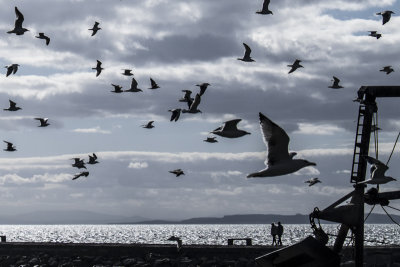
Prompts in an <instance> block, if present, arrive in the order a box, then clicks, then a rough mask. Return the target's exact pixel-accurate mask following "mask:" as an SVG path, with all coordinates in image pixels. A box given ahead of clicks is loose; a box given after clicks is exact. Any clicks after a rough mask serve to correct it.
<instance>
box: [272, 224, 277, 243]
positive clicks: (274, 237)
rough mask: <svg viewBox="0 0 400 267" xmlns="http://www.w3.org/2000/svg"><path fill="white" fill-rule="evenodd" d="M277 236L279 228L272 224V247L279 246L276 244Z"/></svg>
mask: <svg viewBox="0 0 400 267" xmlns="http://www.w3.org/2000/svg"><path fill="white" fill-rule="evenodd" d="M277 234H278V227H277V226H276V225H275V224H274V223H271V235H272V246H274V245H275V246H277V245H278V243H277V242H276V235H277Z"/></svg>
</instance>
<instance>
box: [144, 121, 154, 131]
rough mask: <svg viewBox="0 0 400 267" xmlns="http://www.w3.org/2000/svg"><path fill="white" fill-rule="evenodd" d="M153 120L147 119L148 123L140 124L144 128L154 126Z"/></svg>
mask: <svg viewBox="0 0 400 267" xmlns="http://www.w3.org/2000/svg"><path fill="white" fill-rule="evenodd" d="M153 122H154V121H149V122H148V123H146V124H144V125H142V127H143V128H146V129H151V128H154V125H153Z"/></svg>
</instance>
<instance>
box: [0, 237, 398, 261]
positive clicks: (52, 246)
mask: <svg viewBox="0 0 400 267" xmlns="http://www.w3.org/2000/svg"><path fill="white" fill-rule="evenodd" d="M276 249H277V247H271V246H243V245H234V246H213V245H184V246H183V247H182V248H181V249H180V250H178V249H177V246H176V245H150V244H72V243H70V244H67V243H29V242H23V243H22V242H21V243H19V242H2V243H0V266H16V267H17V266H18V267H34V266H42V267H45V266H51V267H55V266H63V267H70V266H78V267H79V266H85V267H86V266H88V267H89V266H96V267H100V266H103V267H105V266H126V267H129V266H159V267H162V266H179V267H186V266H204V267H212V266H232V267H253V266H257V264H256V262H255V258H257V257H259V256H261V255H264V254H267V253H269V252H272V251H274V250H276ZM351 257H352V250H351V248H350V247H348V248H344V250H343V257H342V262H345V261H348V260H351ZM365 260H366V262H367V263H368V264H369V263H371V264H376V263H382V262H391V263H392V265H388V266H400V264H399V265H396V263H397V262H398V263H400V247H366V248H365ZM368 264H367V266H373V265H368ZM393 264H394V265H393ZM346 266H347V265H346Z"/></svg>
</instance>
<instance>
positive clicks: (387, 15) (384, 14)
mask: <svg viewBox="0 0 400 267" xmlns="http://www.w3.org/2000/svg"><path fill="white" fill-rule="evenodd" d="M392 14H394V12H393V11H390V10H386V11H382V12H378V13H376V15H382V25H384V24H385V23H386V22H388V21H389V20H390V17H391V16H392Z"/></svg>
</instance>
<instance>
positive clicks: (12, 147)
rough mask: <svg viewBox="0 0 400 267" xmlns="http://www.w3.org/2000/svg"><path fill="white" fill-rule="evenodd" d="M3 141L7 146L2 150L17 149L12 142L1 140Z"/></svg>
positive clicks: (10, 150)
mask: <svg viewBox="0 0 400 267" xmlns="http://www.w3.org/2000/svg"><path fill="white" fill-rule="evenodd" d="M3 142H4V143H6V144H7V148H6V149H3V150H4V151H8V152H12V151H16V150H17V149H16V148H15V146H14V144H13V143H11V142H7V141H3Z"/></svg>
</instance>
